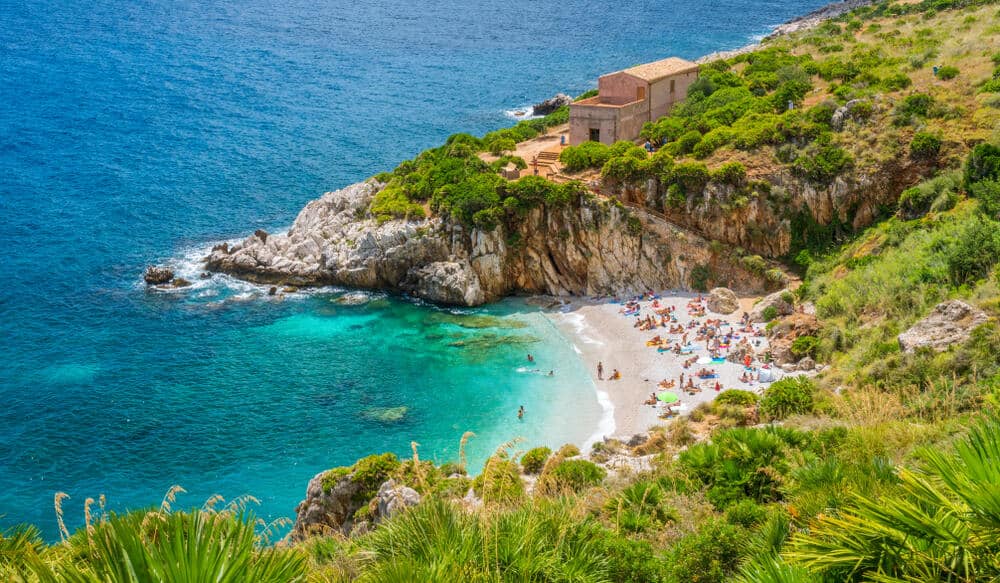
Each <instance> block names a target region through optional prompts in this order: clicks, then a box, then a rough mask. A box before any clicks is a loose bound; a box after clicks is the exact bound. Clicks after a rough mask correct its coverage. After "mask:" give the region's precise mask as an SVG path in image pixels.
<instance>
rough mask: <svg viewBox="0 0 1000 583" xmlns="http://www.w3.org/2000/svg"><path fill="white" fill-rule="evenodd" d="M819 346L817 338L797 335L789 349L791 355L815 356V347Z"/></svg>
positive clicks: (800, 356)
mask: <svg viewBox="0 0 1000 583" xmlns="http://www.w3.org/2000/svg"><path fill="white" fill-rule="evenodd" d="M817 348H819V338H816V337H815V336H808V335H805V336H799V337H798V338H796V339H795V340H793V341H792V345H791V347H790V350H791V352H792V354H793V355H795V356H797V357H799V358H802V357H805V356H808V357H810V358H816V349H817Z"/></svg>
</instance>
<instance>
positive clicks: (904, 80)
mask: <svg viewBox="0 0 1000 583" xmlns="http://www.w3.org/2000/svg"><path fill="white" fill-rule="evenodd" d="M879 85H880V86H881V87H882V89H884V90H885V91H902V90H903V89H907V88H909V87H910V85H913V81H912V80H911V79H910V78H909V77H908V76H907V75H906V73H903V72H896V73H892V74H891V75H889V76H887V77H884V78H883V79H882V81H881V82H880V83H879Z"/></svg>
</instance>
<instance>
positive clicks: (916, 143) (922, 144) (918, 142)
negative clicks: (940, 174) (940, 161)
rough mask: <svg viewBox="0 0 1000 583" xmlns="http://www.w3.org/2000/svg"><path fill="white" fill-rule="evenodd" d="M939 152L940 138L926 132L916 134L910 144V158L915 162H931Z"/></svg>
mask: <svg viewBox="0 0 1000 583" xmlns="http://www.w3.org/2000/svg"><path fill="white" fill-rule="evenodd" d="M940 151H941V138H940V137H939V136H937V135H935V134H931V133H928V132H917V133H916V134H914V136H913V140H912V141H911V142H910V156H912V157H913V158H915V159H917V160H933V159H935V158H937V155H938V152H940Z"/></svg>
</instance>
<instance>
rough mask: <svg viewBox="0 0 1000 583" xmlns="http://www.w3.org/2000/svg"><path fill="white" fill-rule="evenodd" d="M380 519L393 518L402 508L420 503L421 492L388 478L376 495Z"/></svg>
mask: <svg viewBox="0 0 1000 583" xmlns="http://www.w3.org/2000/svg"><path fill="white" fill-rule="evenodd" d="M375 503H376V505H377V508H378V518H379V520H385V519H387V518H392V517H393V516H395V515H396V514H398V513H399V512H401V511H402V510H404V509H406V508H409V507H411V506H416V505H417V504H420V494H418V493H417V491H416V490H414V489H413V488H410V487H408V486H403V485H401V484H396V482H395V481H394V480H387V481H385V482H383V483H382V485H381V486H380V487H379V489H378V495H377V496H376V497H375Z"/></svg>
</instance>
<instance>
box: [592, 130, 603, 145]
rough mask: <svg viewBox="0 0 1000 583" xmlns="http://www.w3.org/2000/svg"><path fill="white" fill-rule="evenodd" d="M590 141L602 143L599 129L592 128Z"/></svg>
mask: <svg viewBox="0 0 1000 583" xmlns="http://www.w3.org/2000/svg"><path fill="white" fill-rule="evenodd" d="M590 141H591V142H600V141H601V130H600V129H598V128H590Z"/></svg>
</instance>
